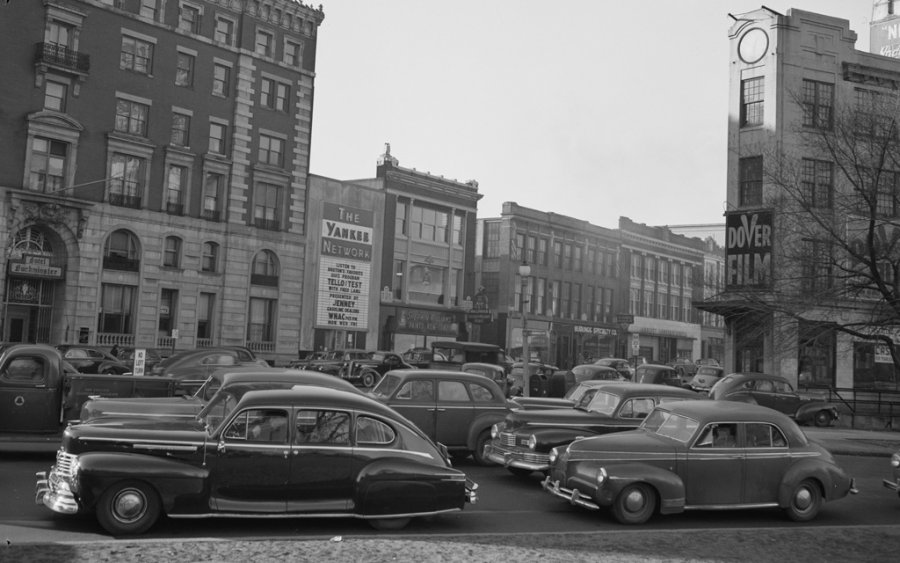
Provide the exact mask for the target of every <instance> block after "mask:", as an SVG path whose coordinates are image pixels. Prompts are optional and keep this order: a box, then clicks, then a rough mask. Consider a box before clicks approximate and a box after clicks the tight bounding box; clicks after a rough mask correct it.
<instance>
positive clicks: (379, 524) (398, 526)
mask: <svg viewBox="0 0 900 563" xmlns="http://www.w3.org/2000/svg"><path fill="white" fill-rule="evenodd" d="M410 520H411V518H374V519H372V520H369V525H370V526H372V527H373V528H375V529H376V530H379V531H383V532H389V531H393V530H402V529H403V528H405V527H406V525H407V524H409V521H410Z"/></svg>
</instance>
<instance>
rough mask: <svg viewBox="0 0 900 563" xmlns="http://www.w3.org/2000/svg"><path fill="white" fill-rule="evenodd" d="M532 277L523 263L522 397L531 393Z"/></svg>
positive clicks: (529, 268) (521, 276)
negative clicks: (528, 300) (528, 303)
mask: <svg viewBox="0 0 900 563" xmlns="http://www.w3.org/2000/svg"><path fill="white" fill-rule="evenodd" d="M530 275H531V266H529V265H528V263H527V262H524V261H523V262H522V264H521V265H520V266H519V277H520V278H521V280H522V293H521V297H520V298H519V300H520V301H521V302H522V378H523V379H524V382H523V384H522V395H524V396H525V397H527V396H528V395H529V392H530V391H531V377H530V374H529V372H530V371H531V370H530V369H529V367H530V365H529V364H530V358H529V357H528V314H527V313H526V312H525V290H526V289H527V287H528V276H530Z"/></svg>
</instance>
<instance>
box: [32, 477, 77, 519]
mask: <svg viewBox="0 0 900 563" xmlns="http://www.w3.org/2000/svg"><path fill="white" fill-rule="evenodd" d="M35 478H36V479H37V481H36V482H35V485H34V502H35V504H43V505H44V506H46V507H47V508H49V509H50V510H52V511H53V512H57V513H59V514H77V513H78V512H79V510H80V508H79V506H78V501H77V500H76V499H75V494H74V493H73V492H72V491H71V489H69V487H68V485H64V484H63V482H62V480H61V479H60V478H59V476H58V475H57V474H56V471H55V470H53V469H51V470H50V474H49V475H48V474H47V473H46V472H45V471H40V472H38V473H35Z"/></svg>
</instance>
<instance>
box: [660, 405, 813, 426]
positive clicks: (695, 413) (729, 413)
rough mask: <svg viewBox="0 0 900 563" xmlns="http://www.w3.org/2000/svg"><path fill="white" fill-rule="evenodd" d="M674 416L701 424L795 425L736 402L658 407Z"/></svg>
mask: <svg viewBox="0 0 900 563" xmlns="http://www.w3.org/2000/svg"><path fill="white" fill-rule="evenodd" d="M657 408H662V409H665V410H667V411H669V412H672V413H675V414H681V415H684V416H687V417H689V418H693V419H695V420H697V421H699V422H700V423H701V424H705V423H708V422H715V421H717V420H718V421H728V422H760V421H762V422H774V423H778V424H779V425H780V426H782V427H785V426H791V425H792V424H793V425H796V424H795V423H794V422H793V421H792V420H791V419H790V417H788V416H787V415H786V414H782V413H780V412H778V411H776V410H774V409H770V408H768V407H763V406H761V405H757V404H753V403H741V402H737V401H711V400H709V399H700V400H696V401H679V402H675V403H666V404H664V405H661V406H660V407H657Z"/></svg>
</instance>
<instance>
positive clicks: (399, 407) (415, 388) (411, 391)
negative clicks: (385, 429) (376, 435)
mask: <svg viewBox="0 0 900 563" xmlns="http://www.w3.org/2000/svg"><path fill="white" fill-rule="evenodd" d="M436 397H437V394H436V391H435V389H434V381H433V380H432V379H431V378H418V377H417V378H409V379H406V380H404V381H403V382H402V383H401V384H400V385H399V386H398V387H397V390H396V391H395V392H394V394H393V395H392V396H391V399H390V400H389V401H388V405H390V407H391V408H393V409H394V410H395V411H397V412H399V413H400V414H402V415H403V416H405V417H406V418H408V419H409V420H411V421H412V422H413V423H414V424H415V425H416V426H418V427H419V428H420V429H421V430H422V432H424V433H425V434H426V435H427V436H428V437H429V438H431V439H432V440H434V439H435V424H436V422H437V403H436V401H435V399H436Z"/></svg>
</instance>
